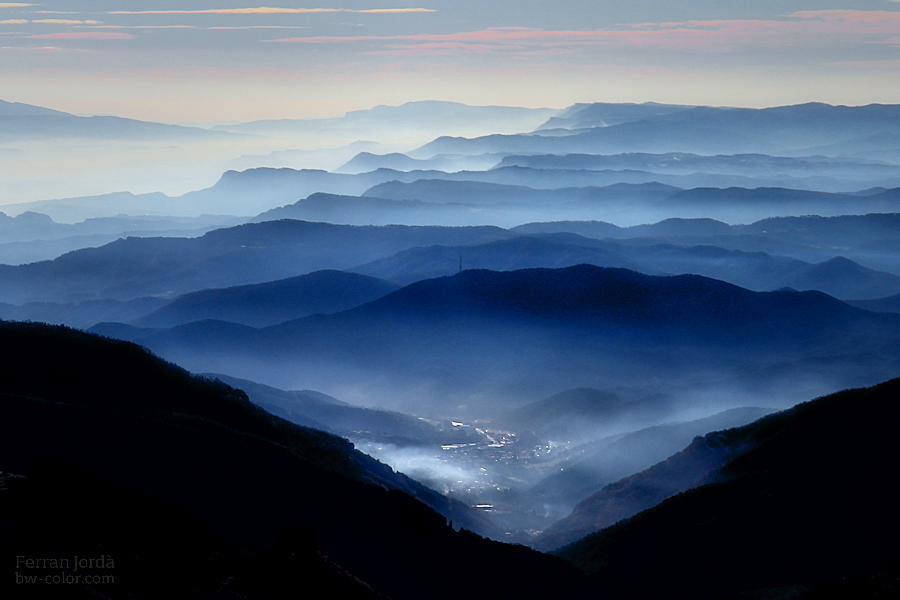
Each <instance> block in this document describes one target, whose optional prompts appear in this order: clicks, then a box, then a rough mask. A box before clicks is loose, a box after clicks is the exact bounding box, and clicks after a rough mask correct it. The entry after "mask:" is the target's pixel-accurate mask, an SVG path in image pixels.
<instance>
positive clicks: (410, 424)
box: [216, 374, 469, 446]
mask: <svg viewBox="0 0 900 600" xmlns="http://www.w3.org/2000/svg"><path fill="white" fill-rule="evenodd" d="M216 378H217V379H221V380H222V381H224V382H225V383H227V384H229V385H232V386H234V387H237V388H240V389H241V390H243V391H244V392H246V393H247V395H248V396H249V398H250V401H251V402H253V403H255V404H258V405H259V406H261V407H263V408H265V409H266V410H267V411H269V412H270V413H272V414H275V415H278V416H280V417H282V418H284V419H287V420H288V421H291V422H292V423H296V424H298V425H304V426H307V427H314V428H316V429H322V430H323V431H328V432H331V433H334V434H336V435H341V436H345V437H354V438H366V439H372V440H376V441H380V442H385V443H394V444H398V445H410V444H416V445H422V446H426V445H432V446H435V445H442V444H458V443H465V442H467V441H469V440H468V439H467V437H466V433H465V431H463V430H461V429H459V428H454V427H453V426H452V425H451V424H450V422H449V421H448V422H446V423H436V422H434V421H426V420H424V419H421V418H419V417H413V416H411V415H406V414H403V413H398V412H393V411H385V410H378V409H373V408H363V407H359V406H353V405H351V404H347V403H346V402H341V401H340V400H337V399H335V398H332V397H331V396H328V395H326V394H322V393H319V392H314V391H311V390H302V391H284V390H279V389H277V388H273V387H271V386H267V385H262V384H259V383H255V382H253V381H248V380H246V379H238V378H235V377H228V376H227V375H218V374H217V375H216Z"/></svg>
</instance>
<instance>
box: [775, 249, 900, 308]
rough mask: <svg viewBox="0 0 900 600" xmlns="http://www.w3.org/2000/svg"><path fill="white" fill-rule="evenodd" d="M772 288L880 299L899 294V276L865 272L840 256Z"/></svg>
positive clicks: (799, 272)
mask: <svg viewBox="0 0 900 600" xmlns="http://www.w3.org/2000/svg"><path fill="white" fill-rule="evenodd" d="M773 287H791V288H794V289H797V290H813V289H814V290H819V291H822V292H825V293H826V294H830V295H832V296H835V297H837V298H841V299H851V298H855V299H862V298H883V297H885V296H889V295H893V294H897V293H898V292H900V277H898V276H896V275H891V274H890V273H883V272H880V271H875V270H873V269H867V268H865V267H863V266H861V265H859V264H857V263H855V262H853V261H852V260H848V259H846V258H844V257H842V256H838V257H835V258H832V259H831V260H828V261H825V262H823V263H820V264H817V265H810V266H808V267H804V268H802V269H798V270H796V271H794V272H793V273H791V274H789V275H787V276H785V277H782V278H781V279H778V280H776V283H775V285H774V286H773Z"/></svg>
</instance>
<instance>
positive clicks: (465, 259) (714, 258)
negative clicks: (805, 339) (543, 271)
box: [353, 219, 894, 299]
mask: <svg viewBox="0 0 900 600" xmlns="http://www.w3.org/2000/svg"><path fill="white" fill-rule="evenodd" d="M677 221H679V220H676V219H673V220H670V221H664V222H662V223H658V224H657V225H656V226H646V228H644V227H643V226H639V227H630V228H627V229H616V230H613V231H612V232H613V233H618V234H619V235H620V236H621V235H622V234H623V233H625V232H627V233H628V234H631V233H636V232H635V231H634V230H638V232H640V231H641V230H643V231H646V232H647V233H656V232H659V233H660V234H661V236H662V238H663V239H672V238H669V237H667V236H666V233H667V230H670V231H671V232H687V231H693V232H695V233H697V234H698V235H696V236H694V237H693V238H690V239H699V240H703V239H706V236H703V235H700V234H702V233H703V232H704V231H705V232H714V231H717V230H719V229H720V228H725V230H726V231H727V230H728V226H727V225H725V224H724V223H719V222H718V221H711V220H703V219H697V220H691V221H690V222H689V223H690V224H689V225H687V226H685V225H683V224H682V223H677ZM552 226H553V224H548V227H547V228H548V229H550V228H552ZM564 227H565V228H567V229H575V230H582V231H585V233H599V234H601V235H602V232H603V231H605V230H607V228H605V227H600V228H597V227H592V226H588V227H585V228H582V227H577V226H576V227H568V226H564ZM535 229H537V230H540V229H541V227H530V228H525V229H520V228H516V229H514V230H512V231H517V232H522V231H529V230H535ZM675 239H676V240H678V241H683V240H684V238H675ZM716 239H717V240H721V239H722V237H721V236H716ZM460 261H461V262H462V266H463V268H466V269H491V270H497V271H510V270H515V269H525V268H536V267H549V268H560V267H568V266H574V265H577V264H582V263H584V264H592V265H597V266H601V267H622V268H628V269H631V270H635V271H640V272H642V273H645V274H648V275H659V274H682V273H693V274H697V275H702V276H704V277H710V278H713V279H720V280H722V281H727V282H728V283H732V284H734V285H738V286H741V287H745V288H747V289H752V290H756V291H769V290H773V289H781V288H783V287H794V288H796V289H800V290H810V289H817V290H819V291H824V292H826V293H829V294H831V295H833V296H836V297H840V298H841V299H844V298H852V297H854V293H856V297H861V296H860V294H859V293H857V292H859V291H860V290H865V291H866V292H868V291H869V290H871V289H878V288H877V287H873V284H875V283H878V284H881V285H882V288H881V289H891V288H890V286H891V285H892V282H893V279H894V276H893V275H890V274H888V273H880V272H877V271H873V270H869V269H864V268H863V267H860V266H859V265H856V267H854V268H845V269H830V270H829V271H828V272H827V273H826V274H825V275H823V276H819V277H813V276H812V275H814V274H815V273H816V272H817V270H816V269H815V268H814V267H815V265H811V264H809V263H807V262H803V261H799V260H795V259H792V258H786V257H782V256H771V255H769V254H766V253H764V252H742V251H739V250H726V249H724V248H719V247H716V246H712V245H691V246H686V245H674V244H661V243H654V238H645V239H637V240H634V241H633V242H624V241H621V242H620V241H612V240H594V239H588V238H583V237H580V236H577V235H574V234H565V233H556V234H545V235H540V234H534V236H533V237H532V236H524V237H521V238H514V239H511V240H501V241H497V242H488V243H486V244H479V245H475V246H463V247H448V246H429V247H425V248H410V249H409V250H404V251H402V252H398V253H397V254H395V255H393V256H389V257H387V258H382V259H379V260H376V261H373V262H371V263H368V264H365V265H360V266H358V267H355V268H354V269H353V270H354V271H355V272H358V273H365V274H367V275H372V276H375V277H381V278H384V279H389V280H391V281H394V282H396V283H400V284H409V283H412V282H414V281H420V280H422V279H428V278H432V277H440V276H443V275H451V274H453V273H455V272H456V271H457V270H458V269H459V262H460ZM851 264H855V263H851ZM807 273H810V275H807Z"/></svg>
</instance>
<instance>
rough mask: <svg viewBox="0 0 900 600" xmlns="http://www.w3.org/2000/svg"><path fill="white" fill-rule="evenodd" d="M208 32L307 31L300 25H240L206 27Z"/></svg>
mask: <svg viewBox="0 0 900 600" xmlns="http://www.w3.org/2000/svg"><path fill="white" fill-rule="evenodd" d="M206 29H210V30H232V29H308V28H307V27H303V26H301V25H240V26H234V27H206Z"/></svg>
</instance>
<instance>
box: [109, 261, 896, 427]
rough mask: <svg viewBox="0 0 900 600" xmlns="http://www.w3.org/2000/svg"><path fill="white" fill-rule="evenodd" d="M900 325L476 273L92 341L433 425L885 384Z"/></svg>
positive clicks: (602, 280) (595, 275)
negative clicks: (575, 407)
mask: <svg viewBox="0 0 900 600" xmlns="http://www.w3.org/2000/svg"><path fill="white" fill-rule="evenodd" d="M898 327H900V321H897V319H896V318H895V316H894V315H890V314H878V313H870V312H867V311H863V310H860V309H856V308H854V307H851V306H849V305H847V304H844V303H842V302H839V301H838V300H835V299H834V298H831V297H829V296H826V295H825V294H822V293H820V292H795V291H777V292H767V293H759V292H751V291H748V290H745V289H742V288H738V287H736V286H732V285H730V284H727V283H724V282H721V281H716V280H712V279H706V278H703V277H699V276H694V275H681V276H675V277H652V276H647V275H642V274H638V273H635V272H633V271H628V270H624V269H608V268H601V267H595V266H590V265H578V266H574V267H568V268H564V269H524V270H519V271H510V272H495V271H486V270H470V271H463V272H461V273H458V274H456V275H454V276H452V277H439V278H435V279H428V280H424V281H419V282H417V283H413V284H410V285H408V286H406V287H404V288H402V289H400V290H397V291H396V292H392V293H390V294H388V295H386V296H384V297H382V298H379V299H377V300H375V301H373V302H369V303H367V304H363V305H361V306H359V307H356V308H354V309H351V310H348V311H344V312H341V313H336V314H333V315H314V316H310V317H305V318H302V319H298V320H295V321H288V322H285V323H281V324H279V325H274V326H270V327H265V328H261V329H255V328H249V327H245V326H241V325H236V324H229V323H225V322H221V321H203V322H197V323H189V324H186V325H181V326H178V327H175V328H172V329H169V330H162V331H160V330H156V329H140V328H133V327H124V326H119V325H104V324H100V325H97V326H96V327H94V328H93V329H92V331H96V332H99V333H103V334H106V335H113V336H116V337H124V338H126V339H131V340H134V341H138V342H139V343H141V344H142V345H145V346H147V347H149V348H151V349H152V350H153V351H154V352H157V353H159V354H160V355H161V356H164V357H166V358H168V359H170V360H175V361H176V362H178V363H179V364H184V365H187V366H188V367H190V368H192V369H194V370H197V371H214V372H224V373H229V374H232V375H234V376H237V377H244V378H250V377H253V378H254V380H256V381H260V382H262V383H267V384H269V385H275V386H276V387H283V388H287V389H290V388H292V387H293V386H294V385H296V383H297V382H300V381H303V382H305V385H306V386H307V387H311V388H313V389H317V390H322V391H325V392H326V393H330V394H332V395H334V396H336V397H341V398H355V397H358V396H359V394H361V393H364V396H365V397H366V398H368V399H369V401H370V402H374V403H376V405H379V406H381V407H384V408H391V409H395V410H402V411H404V412H413V413H416V414H419V415H428V414H432V413H434V414H439V415H440V414H442V415H448V413H450V414H452V413H453V412H454V411H459V412H458V413H457V414H460V415H477V416H482V417H483V416H487V415H490V414H492V413H497V412H501V411H502V410H503V409H504V408H507V409H511V408H515V405H516V403H518V404H519V405H521V404H524V402H523V400H525V399H527V398H529V397H531V398H532V399H534V400H537V399H539V398H540V396H538V397H535V395H536V394H541V395H543V396H548V395H550V394H552V393H553V392H554V391H558V390H559V389H568V388H571V387H572V385H573V384H574V385H576V386H578V385H580V386H586V387H597V388H601V389H602V388H603V387H608V386H610V385H630V384H633V382H634V381H639V380H641V378H643V377H646V374H647V373H648V372H652V373H653V374H654V375H653V376H654V379H655V380H656V381H665V382H666V386H667V387H668V388H669V389H672V390H674V389H677V387H678V385H680V384H679V383H678V382H679V381H680V382H682V383H685V382H687V381H692V384H691V385H697V383H698V381H702V380H706V381H708V382H715V381H718V380H719V378H720V377H723V376H724V377H727V379H730V380H734V379H737V380H738V381H742V382H743V385H747V386H751V387H754V386H762V387H763V388H765V387H766V386H771V385H777V384H779V383H784V384H785V385H787V386H788V388H789V387H790V386H791V385H792V381H796V380H791V379H790V377H789V376H788V372H790V371H791V370H793V371H794V372H795V373H799V372H804V373H807V374H808V375H807V376H808V377H809V378H810V380H811V381H816V382H817V385H821V384H822V383H824V382H830V383H828V385H835V386H837V387H841V386H846V385H849V384H852V382H857V381H863V382H864V381H867V380H875V381H877V380H878V379H884V375H885V373H889V372H890V371H891V369H893V368H894V365H895V364H896V360H897V357H896V355H895V353H896V351H895V349H894V346H893V342H892V340H893V339H894V338H893V336H895V335H896V333H897V328H898ZM523 349H527V351H524V350H523ZM487 356H489V357H490V360H486V359H485V357H487ZM838 365H840V368H838ZM785 377H787V379H784V378H785ZM801 387H802V386H801ZM363 388H366V391H365V392H363ZM554 388H555V389H554ZM820 389H821V388H820ZM488 390H489V391H490V392H489V393H488ZM802 393H808V389H804V390H803V392H802ZM783 394H784V396H785V397H789V395H790V394H789V393H787V392H784V393H783ZM463 398H468V399H469V400H467V401H464V400H463ZM691 402H694V403H696V402H697V400H696V398H694V399H692V400H691ZM454 406H455V408H453V407H454Z"/></svg>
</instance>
